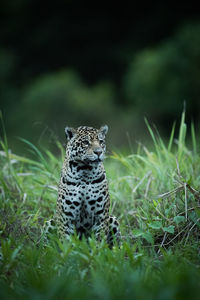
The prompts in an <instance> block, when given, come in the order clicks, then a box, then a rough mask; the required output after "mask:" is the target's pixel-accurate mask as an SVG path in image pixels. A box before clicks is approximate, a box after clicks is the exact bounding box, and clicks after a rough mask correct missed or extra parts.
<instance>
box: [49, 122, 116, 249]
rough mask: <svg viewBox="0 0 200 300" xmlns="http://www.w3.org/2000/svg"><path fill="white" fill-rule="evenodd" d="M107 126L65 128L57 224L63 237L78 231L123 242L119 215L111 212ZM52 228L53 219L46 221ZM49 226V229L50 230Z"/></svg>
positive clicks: (107, 239)
mask: <svg viewBox="0 0 200 300" xmlns="http://www.w3.org/2000/svg"><path fill="white" fill-rule="evenodd" d="M107 131H108V126H107V125H105V126H102V127H101V128H100V129H96V128H93V127H88V126H80V127H78V128H77V129H75V128H72V127H66V128H65V135H66V138H67V146H66V155H65V159H64V162H63V166H62V170H61V176H60V183H59V186H58V198H57V209H56V217H55V224H56V227H57V231H58V235H59V237H60V239H61V240H69V239H70V236H71V235H74V234H77V235H78V237H79V238H80V239H82V237H83V236H85V237H86V238H88V237H89V236H91V235H92V234H93V235H94V236H95V238H96V239H97V240H98V241H99V240H101V239H102V238H105V240H106V242H107V243H108V245H109V247H110V248H112V247H113V244H114V242H115V241H116V243H118V244H119V243H120V240H121V234H120V229H119V223H118V221H117V219H116V217H114V216H111V215H109V209H110V196H109V190H108V181H107V177H106V172H105V168H104V165H103V160H104V158H105V153H106V143H105V137H106V134H107ZM47 223H48V226H49V228H50V229H51V227H52V226H54V225H52V221H49V222H47ZM49 228H48V230H49Z"/></svg>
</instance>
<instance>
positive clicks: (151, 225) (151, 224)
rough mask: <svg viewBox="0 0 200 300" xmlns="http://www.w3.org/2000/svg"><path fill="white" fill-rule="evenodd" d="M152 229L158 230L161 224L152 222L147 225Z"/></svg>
mask: <svg viewBox="0 0 200 300" xmlns="http://www.w3.org/2000/svg"><path fill="white" fill-rule="evenodd" d="M148 225H149V227H151V228H152V229H160V228H161V227H162V223H161V222H159V221H153V222H151V223H149V224H148Z"/></svg>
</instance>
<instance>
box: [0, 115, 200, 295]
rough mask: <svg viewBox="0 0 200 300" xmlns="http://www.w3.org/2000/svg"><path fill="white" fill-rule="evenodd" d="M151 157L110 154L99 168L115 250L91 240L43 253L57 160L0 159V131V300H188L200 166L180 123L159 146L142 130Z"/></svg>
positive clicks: (195, 275)
mask: <svg viewBox="0 0 200 300" xmlns="http://www.w3.org/2000/svg"><path fill="white" fill-rule="evenodd" d="M146 124H147V128H148V130H149V133H150V135H151V137H152V141H153V144H154V149H153V150H151V151H150V150H148V149H147V147H145V146H143V145H140V146H139V147H138V149H136V151H135V153H132V154H131V155H129V156H126V157H125V156H123V155H120V154H117V153H113V154H112V156H111V157H110V158H109V159H108V160H107V161H106V162H105V166H106V171H107V175H108V179H109V186H110V195H111V213H113V214H115V215H116V216H118V218H119V220H120V224H121V231H122V236H123V240H122V245H121V247H120V248H118V247H114V248H113V250H110V249H109V248H108V246H107V245H106V243H105V242H104V241H102V242H101V243H99V244H97V243H96V241H95V240H94V238H93V237H91V238H90V239H89V240H88V241H86V240H83V241H79V240H78V239H77V237H74V238H73V240H72V242H70V243H67V242H66V243H64V244H61V243H60V242H59V240H58V238H57V237H56V236H52V237H51V238H50V242H49V244H48V245H46V246H44V245H43V243H42V240H41V228H42V226H43V224H44V222H45V220H48V219H49V218H51V217H52V216H53V214H54V211H55V205H56V197H57V184H58V181H59V177H60V169H61V165H62V161H63V157H64V150H63V147H61V146H60V144H59V143H57V146H58V152H59V153H60V154H59V155H58V157H56V156H55V155H53V154H52V153H51V152H50V151H48V150H43V151H41V150H39V149H38V148H37V147H36V146H34V145H32V144H31V143H30V142H28V141H24V140H23V141H22V142H23V143H24V145H26V147H28V149H29V150H30V151H31V152H32V156H31V157H32V158H31V159H30V158H27V157H24V156H20V155H16V154H14V153H12V151H11V150H10V149H9V146H8V141H7V138H6V134H5V129H4V128H3V136H2V138H1V151H0V197H1V200H0V242H1V248H0V249H1V250H0V251H1V260H0V297H1V299H42V298H44V299H94V298H99V299H121V298H122V297H126V298H127V299H134V298H136V299H188V298H189V297H190V296H191V295H192V297H193V299H195V298H196V299H197V297H198V296H199V288H200V269H199V267H200V263H199V240H200V233H199V227H200V193H199V191H198V190H199V182H200V158H199V141H198V140H197V138H196V134H195V129H194V126H193V125H192V126H191V137H192V143H191V144H192V147H191V148H188V147H187V145H186V133H187V126H186V124H185V114H184V113H183V115H182V119H181V124H180V128H179V135H178V139H177V140H176V139H175V136H174V135H175V125H174V126H173V127H172V132H171V136H170V138H169V141H168V143H164V142H163V140H162V138H161V137H160V136H159V134H158V133H155V132H154V131H153V130H152V128H151V127H150V126H149V124H148V122H147V121H146Z"/></svg>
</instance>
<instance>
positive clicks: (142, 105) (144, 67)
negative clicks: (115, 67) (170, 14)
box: [124, 24, 200, 118]
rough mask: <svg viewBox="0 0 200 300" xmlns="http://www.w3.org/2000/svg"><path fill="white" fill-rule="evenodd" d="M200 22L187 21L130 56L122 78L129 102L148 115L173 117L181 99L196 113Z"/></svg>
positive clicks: (199, 90) (199, 92) (199, 77)
mask: <svg viewBox="0 0 200 300" xmlns="http://www.w3.org/2000/svg"><path fill="white" fill-rule="evenodd" d="M199 87H200V24H196V25H191V24H190V25H187V26H184V27H183V28H181V30H179V31H178V32H177V33H176V34H175V36H174V37H173V38H171V39H169V40H166V41H165V42H163V43H162V44H161V45H159V46H158V47H155V48H153V49H145V50H144V51H142V52H140V53H139V54H138V55H136V56H135V57H134V58H133V62H132V64H131V65H130V68H129V71H128V73H127V74H126V75H125V78H124V89H125V93H126V96H127V99H128V100H129V102H130V104H132V103H135V105H136V106H137V107H138V108H139V110H140V112H141V111H145V113H148V114H150V115H151V116H159V117H160V118H163V116H164V115H167V116H169V115H170V114H171V115H172V116H173V118H174V117H175V116H176V115H177V114H178V113H179V111H180V108H181V106H182V105H183V101H184V100H186V102H187V110H188V111H189V112H190V113H192V112H193V114H194V115H196V114H195V111H196V113H197V115H198V109H199V108H200V104H199V96H200V89H199Z"/></svg>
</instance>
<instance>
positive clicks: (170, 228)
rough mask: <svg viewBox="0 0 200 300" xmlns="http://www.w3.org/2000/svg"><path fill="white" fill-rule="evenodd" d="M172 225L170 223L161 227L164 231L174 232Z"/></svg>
mask: <svg viewBox="0 0 200 300" xmlns="http://www.w3.org/2000/svg"><path fill="white" fill-rule="evenodd" d="M174 227H175V226H173V225H170V226H168V227H163V230H164V231H166V232H169V233H172V234H173V233H174Z"/></svg>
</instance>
